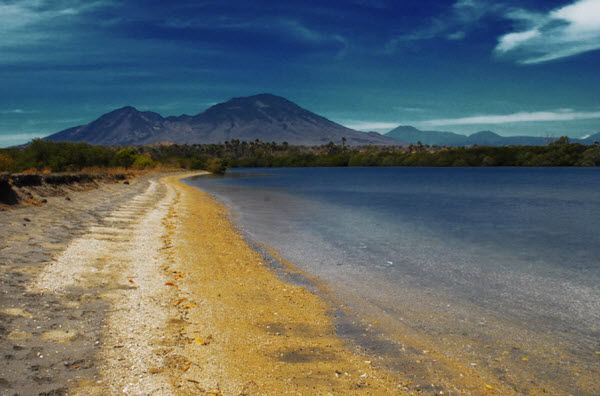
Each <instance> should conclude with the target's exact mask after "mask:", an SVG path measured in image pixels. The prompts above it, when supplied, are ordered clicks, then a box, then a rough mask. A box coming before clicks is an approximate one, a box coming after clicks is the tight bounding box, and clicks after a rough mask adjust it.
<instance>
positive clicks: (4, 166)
mask: <svg viewBox="0 0 600 396" xmlns="http://www.w3.org/2000/svg"><path fill="white" fill-rule="evenodd" d="M14 164H15V160H14V159H13V158H12V157H11V156H10V155H8V153H2V152H0V171H2V172H8V171H10V170H11V169H12V168H13V165H14Z"/></svg>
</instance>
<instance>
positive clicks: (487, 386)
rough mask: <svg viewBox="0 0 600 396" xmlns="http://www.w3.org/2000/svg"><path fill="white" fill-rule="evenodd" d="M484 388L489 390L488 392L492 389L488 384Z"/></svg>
mask: <svg viewBox="0 0 600 396" xmlns="http://www.w3.org/2000/svg"><path fill="white" fill-rule="evenodd" d="M485 388H486V389H489V390H492V389H494V387H493V386H492V385H490V384H485Z"/></svg>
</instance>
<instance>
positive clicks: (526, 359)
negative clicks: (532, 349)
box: [521, 357, 529, 362]
mask: <svg viewBox="0 0 600 396" xmlns="http://www.w3.org/2000/svg"><path fill="white" fill-rule="evenodd" d="M521 360H522V361H524V362H528V361H529V358H526V357H524V358H521Z"/></svg>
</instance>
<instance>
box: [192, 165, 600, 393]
mask: <svg viewBox="0 0 600 396" xmlns="http://www.w3.org/2000/svg"><path fill="white" fill-rule="evenodd" d="M187 182H188V183H190V184H192V185H194V186H197V187H199V188H201V189H202V190H204V191H207V192H209V193H211V194H213V195H214V196H216V197H217V198H218V199H220V200H221V201H222V202H224V203H225V204H226V205H227V206H228V207H229V208H230V210H231V213H232V218H233V220H234V221H235V222H236V224H237V225H238V226H239V227H240V229H241V230H242V232H243V233H244V234H245V235H246V237H247V238H248V239H250V240H252V241H256V242H258V243H262V244H266V245H268V246H270V247H272V248H274V249H276V250H277V251H278V252H279V254H280V255H281V256H282V257H283V258H284V259H286V260H289V261H291V262H293V263H294V264H295V265H296V266H297V267H298V268H299V269H301V270H303V271H305V272H306V273H308V274H309V275H311V276H315V277H316V278H317V279H319V280H320V281H321V282H323V284H325V285H326V286H327V290H328V292H327V294H328V296H329V298H330V299H331V301H335V303H336V304H338V305H339V306H340V307H341V309H343V310H344V311H345V312H346V313H347V314H348V315H350V316H351V317H353V318H354V319H352V320H349V322H348V326H350V327H352V326H354V327H356V328H361V330H360V331H356V330H349V329H348V330H347V331H346V333H347V336H348V337H351V338H352V337H354V338H355V339H356V341H357V342H361V335H362V336H363V337H364V339H367V338H368V339H370V340H371V341H369V342H366V341H365V342H364V344H365V345H366V347H367V348H371V349H372V350H373V352H374V353H376V354H377V355H378V356H380V358H381V360H382V364H389V365H392V366H393V365H397V366H399V367H400V366H401V367H404V368H407V367H408V369H413V370H415V372H417V371H419V370H420V372H421V375H422V378H427V377H428V373H430V372H434V371H435V370H436V368H437V367H438V366H439V365H441V364H442V363H440V361H444V360H445V359H447V360H448V361H452V363H444V366H452V367H454V368H455V369H456V370H454V371H456V372H458V371H460V372H461V375H462V372H463V371H464V370H475V374H476V375H479V376H482V377H484V378H486V379H487V378H490V380H496V381H500V382H502V383H503V384H505V385H508V386H510V387H512V388H513V389H514V390H516V391H517V392H528V393H529V392H534V393H535V392H538V391H541V390H542V389H545V388H544V387H549V386H551V387H553V389H554V390H555V391H559V392H560V393H562V392H566V393H569V392H573V393H581V394H594V392H595V390H598V389H600V388H598V387H599V386H600V385H599V384H600V374H598V373H599V372H600V371H599V370H600V356H599V355H598V354H596V351H600V332H599V330H598V329H599V328H600V232H599V225H600V170H599V169H582V168H288V169H236V170H230V171H228V174H227V176H225V177H212V176H204V177H197V178H194V179H188V180H187ZM340 328H346V327H345V325H343V324H340ZM348 328H349V327H348ZM365 332H366V333H365ZM365 334H366V335H365ZM430 350H431V351H434V352H430ZM432 354H434V355H435V356H436V357H435V359H434V358H432V357H430V356H431V355H432ZM409 362H410V363H409ZM415 362H417V363H415ZM413 366H414V367H413ZM463 366H464V368H465V369H464V370H463V369H462V367H463ZM415 367H424V368H419V369H418V370H417V369H416V368H415ZM440 370H442V371H444V370H446V371H447V372H454V371H453V369H448V368H445V369H440ZM465 374H466V373H465ZM451 375H452V374H451V373H450V374H447V375H446V376H451ZM532 377H533V378H535V379H536V380H535V383H533V384H532V383H531V382H532V381H531V378H532ZM440 381H442V380H441V379H440ZM524 382H528V383H527V384H524ZM551 393H552V392H551Z"/></svg>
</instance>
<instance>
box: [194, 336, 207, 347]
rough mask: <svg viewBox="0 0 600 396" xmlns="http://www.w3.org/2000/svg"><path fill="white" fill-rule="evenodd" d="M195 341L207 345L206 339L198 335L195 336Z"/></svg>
mask: <svg viewBox="0 0 600 396" xmlns="http://www.w3.org/2000/svg"><path fill="white" fill-rule="evenodd" d="M194 341H196V342H197V343H199V344H200V345H206V340H205V339H204V338H200V337H196V338H194Z"/></svg>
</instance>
